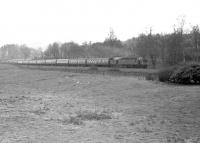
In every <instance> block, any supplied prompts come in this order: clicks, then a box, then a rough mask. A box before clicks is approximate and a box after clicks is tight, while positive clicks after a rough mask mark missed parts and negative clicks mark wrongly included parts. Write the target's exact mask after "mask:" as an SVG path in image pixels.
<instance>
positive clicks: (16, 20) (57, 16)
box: [0, 0, 200, 48]
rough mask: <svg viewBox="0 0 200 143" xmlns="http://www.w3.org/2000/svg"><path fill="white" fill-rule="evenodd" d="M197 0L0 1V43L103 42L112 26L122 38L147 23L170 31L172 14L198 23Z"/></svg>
mask: <svg viewBox="0 0 200 143" xmlns="http://www.w3.org/2000/svg"><path fill="white" fill-rule="evenodd" d="M198 1H199V0H0V46H2V45H4V44H9V43H14V44H26V45H28V46H31V47H33V48H38V47H42V48H45V47H46V46H47V45H48V44H49V43H52V42H55V41H57V42H69V41H75V42H78V43H79V44H81V43H83V42H84V41H92V42H97V41H103V40H104V39H105V37H106V36H107V35H108V32H109V29H110V28H113V29H114V31H115V34H116V35H117V37H118V38H119V39H120V40H127V39H129V38H132V37H133V36H137V35H138V34H140V33H142V32H145V31H147V29H148V28H149V27H152V29H153V32H154V33H160V32H167V33H168V32H172V30H173V25H174V24H176V23H177V20H176V19H177V17H179V16H180V15H185V20H186V28H188V27H190V25H196V24H200V2H198Z"/></svg>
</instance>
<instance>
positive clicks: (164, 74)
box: [158, 67, 175, 82]
mask: <svg viewBox="0 0 200 143" xmlns="http://www.w3.org/2000/svg"><path fill="white" fill-rule="evenodd" d="M174 70H175V67H168V68H164V69H161V70H159V71H158V80H159V81H161V82H166V81H169V79H170V76H171V75H172V73H173V71H174Z"/></svg>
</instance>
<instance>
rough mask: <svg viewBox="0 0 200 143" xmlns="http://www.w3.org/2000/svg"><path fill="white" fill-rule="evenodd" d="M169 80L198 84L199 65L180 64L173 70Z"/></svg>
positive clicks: (199, 77) (199, 80) (199, 79)
mask: <svg viewBox="0 0 200 143" xmlns="http://www.w3.org/2000/svg"><path fill="white" fill-rule="evenodd" d="M169 80H170V82H173V83H179V84H200V65H198V64H190V65H185V66H181V67H179V68H178V69H177V70H175V71H174V72H173V74H172V75H171V76H170V79H169Z"/></svg>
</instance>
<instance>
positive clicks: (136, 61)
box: [7, 57, 147, 68]
mask: <svg viewBox="0 0 200 143" xmlns="http://www.w3.org/2000/svg"><path fill="white" fill-rule="evenodd" d="M7 63H11V64H18V65H48V66H82V67H119V68H147V61H146V60H144V59H143V58H141V57H139V58H136V57H113V58H74V59H38V60H24V59H13V60H8V61H7Z"/></svg>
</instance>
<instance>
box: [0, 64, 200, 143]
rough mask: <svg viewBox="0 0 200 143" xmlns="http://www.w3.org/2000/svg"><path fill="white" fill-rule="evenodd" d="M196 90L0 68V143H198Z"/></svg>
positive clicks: (128, 78)
mask: <svg viewBox="0 0 200 143" xmlns="http://www.w3.org/2000/svg"><path fill="white" fill-rule="evenodd" d="M199 93H200V87H199V86H179V85H168V84H164V83H160V82H155V81H146V80H144V79H142V78H141V79H140V78H137V77H136V76H119V75H118V76H117V75H110V74H109V75H108V74H86V73H73V72H64V71H44V70H37V69H34V70H31V69H26V68H19V67H16V66H12V65H3V64H2V65H0V142H1V143H68V142H69V143H72V142H73V143H151V142H152V143H167V142H172V143H173V142H177V143H178V142H188V143H189V142H192V141H193V142H200V94H199Z"/></svg>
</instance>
